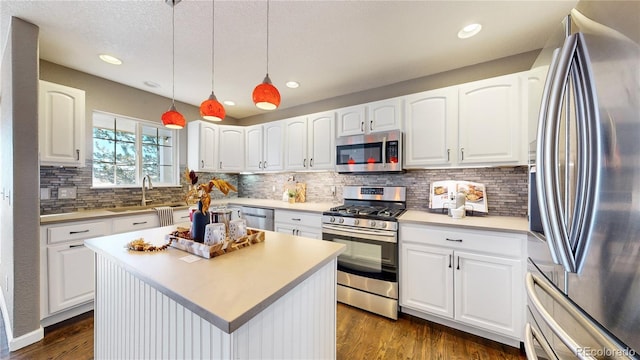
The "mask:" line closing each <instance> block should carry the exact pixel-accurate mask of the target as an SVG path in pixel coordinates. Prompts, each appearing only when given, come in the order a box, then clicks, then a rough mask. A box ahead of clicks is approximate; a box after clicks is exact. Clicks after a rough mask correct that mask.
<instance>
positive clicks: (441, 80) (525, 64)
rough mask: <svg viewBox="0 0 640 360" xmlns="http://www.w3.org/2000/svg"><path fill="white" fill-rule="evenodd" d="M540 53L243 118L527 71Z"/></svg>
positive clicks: (255, 120)
mask: <svg viewBox="0 0 640 360" xmlns="http://www.w3.org/2000/svg"><path fill="white" fill-rule="evenodd" d="M539 53H540V51H539V50H535V51H530V52H526V53H522V54H518V55H513V56H509V57H506V58H502V59H497V60H493V61H488V62H485V63H481V64H476V65H471V66H467V67H463V68H460V69H455V70H451V71H446V72H443V73H439V74H435V75H430V76H425V77H421V78H417V79H412V80H407V81H403V82H399V83H395V84H391V85H388V86H384V87H380V88H376V89H371V90H366V91H361V92H358V93H353V94H349V95H345V96H338V97H334V98H331V99H326V100H322V101H318V102H315V103H310V104H305V105H301V106H297V107H292V108H288V109H282V110H277V111H275V112H268V113H264V114H259V115H255V116H249V117H246V118H243V119H241V120H240V122H241V123H242V125H254V124H260V123H263V122H268V121H274V120H281V119H287V118H290V117H294V116H299V115H307V114H313V113H316V112H320V111H326V110H333V109H339V108H342V107H346V106H351V105H358V104H364V103H367V102H371V101H377V100H384V99H389V98H392V97H396V96H402V95H408V94H414V93H418V92H421V91H427V90H433V89H439V88H443V87H447V86H451V85H457V84H462V83H466V82H470V81H476V80H482V79H487V78H491V77H495V76H500V75H506V74H513V73H516V72H520V71H526V70H529V69H531V65H533V62H534V61H535V59H536V57H537V56H538V54H539Z"/></svg>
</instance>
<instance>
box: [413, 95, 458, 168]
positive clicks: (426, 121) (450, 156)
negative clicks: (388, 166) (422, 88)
mask: <svg viewBox="0 0 640 360" xmlns="http://www.w3.org/2000/svg"><path fill="white" fill-rule="evenodd" d="M404 113H405V118H404V121H405V124H404V128H405V130H406V131H405V134H404V136H405V138H404V139H405V157H404V163H405V167H407V168H411V167H425V166H449V165H452V164H455V163H456V160H457V151H456V149H457V144H456V135H457V127H458V89H457V88H455V87H448V88H444V89H438V90H432V91H426V92H422V93H419V94H413V95H409V96H406V97H405V99H404Z"/></svg>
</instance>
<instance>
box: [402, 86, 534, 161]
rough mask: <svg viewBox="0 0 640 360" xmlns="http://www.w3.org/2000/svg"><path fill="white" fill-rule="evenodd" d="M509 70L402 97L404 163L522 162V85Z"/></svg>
mask: <svg viewBox="0 0 640 360" xmlns="http://www.w3.org/2000/svg"><path fill="white" fill-rule="evenodd" d="M521 76H522V74H512V75H506V76H500V77H496V78H491V79H486V80H481V81H475V82H471V83H467V84H462V85H458V86H451V87H448V88H443V89H437V90H432V91H426V92H423V93H418V94H413V95H408V96H406V97H405V103H404V108H405V139H406V140H405V144H406V146H405V149H406V150H405V152H406V155H405V167H406V168H412V167H413V168H424V167H454V166H457V167H464V166H485V165H486V166H491V165H522V164H526V163H527V158H526V151H527V150H526V149H527V141H526V131H527V130H526V126H525V124H526V120H527V114H526V109H527V107H528V106H527V100H526V97H525V96H524V94H525V93H526V89H523V86H522V85H521Z"/></svg>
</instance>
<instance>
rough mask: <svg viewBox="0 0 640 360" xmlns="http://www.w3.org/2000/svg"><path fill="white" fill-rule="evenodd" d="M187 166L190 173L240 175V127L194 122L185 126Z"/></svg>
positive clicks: (242, 156) (241, 151) (242, 149)
mask: <svg viewBox="0 0 640 360" xmlns="http://www.w3.org/2000/svg"><path fill="white" fill-rule="evenodd" d="M187 131H188V132H187V136H188V141H187V142H188V144H187V165H188V166H189V168H190V169H192V170H194V171H202V172H214V171H222V172H240V171H244V160H245V159H244V151H245V149H244V127H242V126H231V125H215V124H212V123H210V122H206V121H202V120H196V121H191V122H189V123H188V124H187Z"/></svg>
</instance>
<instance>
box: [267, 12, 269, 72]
mask: <svg viewBox="0 0 640 360" xmlns="http://www.w3.org/2000/svg"><path fill="white" fill-rule="evenodd" d="M267 75H269V0H267Z"/></svg>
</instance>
